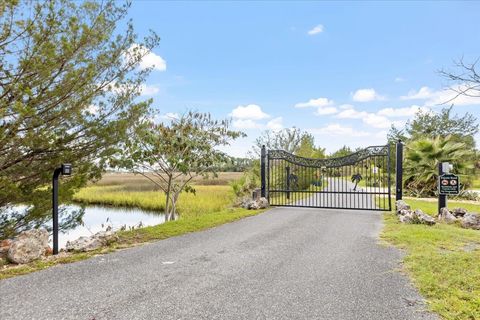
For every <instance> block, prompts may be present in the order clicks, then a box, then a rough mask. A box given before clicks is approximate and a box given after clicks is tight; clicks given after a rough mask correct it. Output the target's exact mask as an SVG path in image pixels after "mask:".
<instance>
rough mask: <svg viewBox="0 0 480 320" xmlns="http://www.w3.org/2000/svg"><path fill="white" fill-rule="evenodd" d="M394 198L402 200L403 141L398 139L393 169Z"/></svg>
mask: <svg viewBox="0 0 480 320" xmlns="http://www.w3.org/2000/svg"><path fill="white" fill-rule="evenodd" d="M395 184H396V188H395V200H402V195H403V143H402V141H401V140H398V142H397V147H396V170H395Z"/></svg>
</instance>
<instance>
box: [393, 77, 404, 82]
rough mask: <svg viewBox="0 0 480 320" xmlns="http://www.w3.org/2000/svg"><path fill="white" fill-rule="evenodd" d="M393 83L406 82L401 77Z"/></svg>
mask: <svg viewBox="0 0 480 320" xmlns="http://www.w3.org/2000/svg"><path fill="white" fill-rule="evenodd" d="M394 81H395V82H405V81H406V80H405V79H404V78H402V77H396V78H395V80H394Z"/></svg>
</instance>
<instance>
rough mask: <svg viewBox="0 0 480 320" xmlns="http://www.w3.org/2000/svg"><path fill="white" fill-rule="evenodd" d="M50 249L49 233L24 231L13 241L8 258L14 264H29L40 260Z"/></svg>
mask: <svg viewBox="0 0 480 320" xmlns="http://www.w3.org/2000/svg"><path fill="white" fill-rule="evenodd" d="M47 248H48V231H47V230H45V229H35V230H28V231H23V232H22V233H20V234H19V235H18V236H17V237H16V238H15V239H13V241H12V243H11V245H10V248H9V249H8V254H7V258H8V260H10V261H11V262H13V263H18V264H21V263H28V262H31V261H33V260H36V259H38V258H40V257H41V256H42V255H43V254H45V250H46V249H47Z"/></svg>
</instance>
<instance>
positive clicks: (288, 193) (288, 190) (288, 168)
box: [285, 167, 290, 200]
mask: <svg viewBox="0 0 480 320" xmlns="http://www.w3.org/2000/svg"><path fill="white" fill-rule="evenodd" d="M285 170H287V200H290V167H285Z"/></svg>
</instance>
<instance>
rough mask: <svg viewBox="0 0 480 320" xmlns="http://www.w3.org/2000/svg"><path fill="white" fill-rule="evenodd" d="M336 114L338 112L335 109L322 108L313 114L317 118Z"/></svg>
mask: <svg viewBox="0 0 480 320" xmlns="http://www.w3.org/2000/svg"><path fill="white" fill-rule="evenodd" d="M337 112H338V110H337V108H335V107H324V108H322V107H319V108H318V109H317V111H316V112H315V114H316V115H317V116H325V115H329V114H335V113H337Z"/></svg>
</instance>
